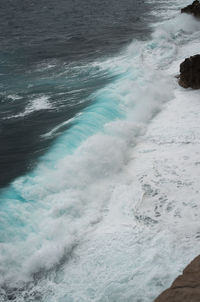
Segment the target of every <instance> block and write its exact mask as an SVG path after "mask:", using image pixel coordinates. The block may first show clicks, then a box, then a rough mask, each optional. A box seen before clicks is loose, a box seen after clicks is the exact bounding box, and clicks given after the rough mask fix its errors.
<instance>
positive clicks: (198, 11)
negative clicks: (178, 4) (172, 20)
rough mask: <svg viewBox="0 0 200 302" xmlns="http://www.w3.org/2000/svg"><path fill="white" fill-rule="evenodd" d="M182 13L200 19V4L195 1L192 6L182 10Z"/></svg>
mask: <svg viewBox="0 0 200 302" xmlns="http://www.w3.org/2000/svg"><path fill="white" fill-rule="evenodd" d="M181 13H186V14H191V15H193V16H195V17H197V18H200V3H199V1H198V0H195V1H194V2H193V3H192V4H190V5H188V6H186V7H184V8H182V9H181Z"/></svg>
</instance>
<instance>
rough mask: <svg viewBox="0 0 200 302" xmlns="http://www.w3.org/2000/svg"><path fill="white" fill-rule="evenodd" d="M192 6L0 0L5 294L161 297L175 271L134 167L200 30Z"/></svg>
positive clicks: (1, 274) (21, 301)
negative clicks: (187, 11)
mask: <svg viewBox="0 0 200 302" xmlns="http://www.w3.org/2000/svg"><path fill="white" fill-rule="evenodd" d="M188 3H189V1H187V0H181V1H164V0H158V1H155V0H151V1H150V0H146V1H141V0H124V1H123V2H122V1H119V0H110V1H99V0H93V1H91V0H87V1H86V0H84V1H81V0H74V1H71V0H59V1H58V2H56V3H55V1H52V0H42V1H40V2H38V1H35V0H31V2H27V1H25V0H20V1H19V0H16V1H11V0H8V1H6V2H3V1H0V28H1V30H0V50H1V51H0V109H1V110H0V142H1V143H0V167H1V173H0V301H2V302H5V301H15V302H25V301H26V302H30V301H32V302H33V301H34V302H36V301H41V302H129V301H131V302H150V301H153V299H154V298H155V297H156V296H157V295H158V294H159V293H160V292H161V291H162V290H163V289H165V288H166V287H167V286H168V285H169V284H170V281H172V280H171V278H172V276H176V274H178V272H179V270H180V268H181V267H182V266H181V265H183V263H184V260H181V258H180V257H179V255H178V254H177V255H176V256H177V258H180V259H179V261H177V265H176V256H174V255H173V257H174V258H173V259H175V260H174V261H175V264H174V271H173V272H171V273H170V272H169V271H167V269H166V268H167V266H168V263H167V259H166V257H164V253H163V249H167V244H169V246H170V251H172V252H173V240H172V239H171V237H170V236H169V238H165V239H166V242H165V243H163V241H162V240H163V233H161V232H160V224H159V223H158V221H157V220H156V219H155V220H154V219H152V218H151V217H148V215H147V216H142V215H140V214H138V212H140V211H139V210H138V208H136V207H135V205H136V201H137V202H138V200H139V199H140V198H141V197H140V194H145V192H149V190H151V189H150V188H149V187H148V185H146V186H143V190H144V192H143V193H141V192H140V188H139V187H136V186H134V185H133V180H134V177H136V175H135V176H134V171H133V173H132V174H131V175H130V174H129V173H128V172H127V170H128V169H129V166H130V162H131V161H133V160H134V148H135V146H137V144H138V142H139V141H140V140H141V137H142V135H143V134H144V133H145V131H146V129H147V128H148V125H149V123H151V120H152V118H154V117H155V116H156V115H157V114H158V113H159V112H160V111H162V108H163V106H165V104H166V103H167V102H168V101H170V100H171V99H173V97H174V94H173V90H174V87H176V85H177V83H176V80H175V78H174V75H175V74H174V75H173V76H170V75H169V73H168V72H166V70H167V69H168V68H169V66H172V65H173V63H174V62H175V61H176V60H178V55H179V53H180V49H181V51H182V50H183V49H184V45H187V44H188V43H190V42H191V41H193V40H194V39H196V38H198V37H199V36H198V35H199V33H200V25H199V24H198V22H197V21H195V20H193V18H192V17H191V16H187V15H180V8H181V7H183V6H185V5H187V4H188ZM178 72H179V70H177V73H178ZM137 207H138V204H137ZM170 223H171V222H169V224H170ZM167 228H168V226H167V225H166V229H167ZM155 234H156V235H155ZM165 256H166V255H165Z"/></svg>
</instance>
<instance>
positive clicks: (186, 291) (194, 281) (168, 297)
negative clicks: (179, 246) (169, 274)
mask: <svg viewBox="0 0 200 302" xmlns="http://www.w3.org/2000/svg"><path fill="white" fill-rule="evenodd" d="M199 301H200V256H198V257H196V258H195V259H194V260H193V261H192V262H191V263H190V264H189V265H188V266H187V267H186V268H185V269H184V271H183V274H182V275H181V276H179V277H178V278H177V279H176V280H175V281H174V282H173V283H172V285H171V287H170V288H169V289H167V290H165V291H164V292H163V293H162V294H161V295H160V296H159V297H158V298H157V299H156V300H155V301H154V302H199Z"/></svg>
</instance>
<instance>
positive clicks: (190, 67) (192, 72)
mask: <svg viewBox="0 0 200 302" xmlns="http://www.w3.org/2000/svg"><path fill="white" fill-rule="evenodd" d="M179 85H180V86H182V87H184V88H189V87H191V88H194V89H199V88H200V55H199V54H197V55H195V56H192V57H190V58H187V59H185V61H184V62H182V63H181V65H180V77H179Z"/></svg>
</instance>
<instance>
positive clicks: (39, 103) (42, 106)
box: [4, 96, 53, 119]
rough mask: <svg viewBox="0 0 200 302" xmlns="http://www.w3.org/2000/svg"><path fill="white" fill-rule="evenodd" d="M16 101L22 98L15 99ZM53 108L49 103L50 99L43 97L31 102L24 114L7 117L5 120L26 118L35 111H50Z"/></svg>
mask: <svg viewBox="0 0 200 302" xmlns="http://www.w3.org/2000/svg"><path fill="white" fill-rule="evenodd" d="M10 97H11V96H10ZM12 99H13V96H12ZM15 99H20V97H18V98H16V97H15ZM52 108H53V106H52V104H51V103H50V102H49V98H48V97H47V96H41V97H38V98H36V99H33V100H31V101H30V102H29V104H28V105H27V106H26V107H25V109H24V111H23V112H20V113H18V114H15V115H11V116H8V117H5V118H4V119H13V118H20V117H25V116H27V115H29V114H31V113H33V112H35V111H40V110H48V109H52Z"/></svg>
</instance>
